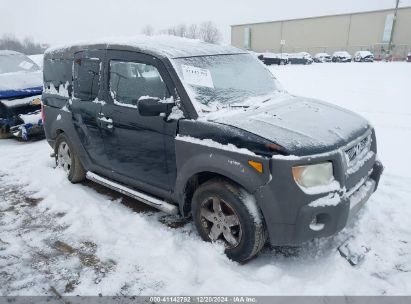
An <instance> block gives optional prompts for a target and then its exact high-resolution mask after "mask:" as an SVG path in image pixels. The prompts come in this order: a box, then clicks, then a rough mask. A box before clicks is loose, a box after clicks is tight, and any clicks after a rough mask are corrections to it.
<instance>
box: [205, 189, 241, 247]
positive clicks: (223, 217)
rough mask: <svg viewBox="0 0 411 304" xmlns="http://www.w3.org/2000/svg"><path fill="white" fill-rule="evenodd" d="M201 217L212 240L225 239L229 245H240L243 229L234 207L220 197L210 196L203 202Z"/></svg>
mask: <svg viewBox="0 0 411 304" xmlns="http://www.w3.org/2000/svg"><path fill="white" fill-rule="evenodd" d="M200 217H201V222H202V226H203V229H205V231H206V233H207V234H208V236H209V237H210V239H211V241H217V240H223V241H224V242H225V244H226V246H227V247H229V248H234V247H236V246H238V244H239V243H240V241H241V237H242V229H241V224H240V220H239V217H238V215H237V214H236V212H235V211H234V209H233V208H232V207H231V206H230V205H229V204H228V203H227V202H225V201H223V200H221V199H220V198H218V197H215V196H214V197H210V198H208V199H206V200H205V201H204V202H203V203H202V204H201V209H200Z"/></svg>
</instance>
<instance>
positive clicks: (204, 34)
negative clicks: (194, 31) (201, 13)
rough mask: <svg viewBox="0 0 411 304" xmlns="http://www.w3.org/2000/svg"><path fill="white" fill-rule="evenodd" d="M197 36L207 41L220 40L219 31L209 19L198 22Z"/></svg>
mask: <svg viewBox="0 0 411 304" xmlns="http://www.w3.org/2000/svg"><path fill="white" fill-rule="evenodd" d="M199 36H200V39H201V40H203V41H205V42H209V43H219V42H220V41H221V33H220V31H219V30H218V28H217V26H216V25H215V24H214V23H213V22H211V21H207V22H203V23H201V24H200V29H199Z"/></svg>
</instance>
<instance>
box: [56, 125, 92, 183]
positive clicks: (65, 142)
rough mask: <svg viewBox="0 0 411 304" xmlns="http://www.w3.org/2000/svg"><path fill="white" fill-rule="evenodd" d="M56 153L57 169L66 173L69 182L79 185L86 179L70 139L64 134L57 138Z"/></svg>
mask: <svg viewBox="0 0 411 304" xmlns="http://www.w3.org/2000/svg"><path fill="white" fill-rule="evenodd" d="M54 152H55V155H56V165H57V167H59V168H61V169H63V170H64V172H66V174H67V177H68V179H69V181H71V182H72V183H78V182H81V181H83V180H84V179H85V178H86V171H85V170H84V167H83V165H82V164H81V162H80V159H79V157H78V155H77V154H76V152H75V151H74V149H73V145H72V144H71V142H70V140H69V138H68V137H67V136H66V135H65V134H64V133H62V134H60V135H59V136H58V137H57V139H56V145H55V151H54Z"/></svg>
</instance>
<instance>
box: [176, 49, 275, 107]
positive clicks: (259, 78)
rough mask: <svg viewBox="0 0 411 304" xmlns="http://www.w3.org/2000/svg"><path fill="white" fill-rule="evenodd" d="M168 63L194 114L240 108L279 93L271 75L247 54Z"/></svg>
mask: <svg viewBox="0 0 411 304" xmlns="http://www.w3.org/2000/svg"><path fill="white" fill-rule="evenodd" d="M172 62H173V65H174V67H175V69H176V71H177V74H178V75H179V77H180V79H181V81H182V83H183V85H184V87H185V88H186V90H187V92H188V94H189V95H190V98H191V100H192V101H193V103H195V104H194V106H195V108H196V110H197V111H198V112H211V111H215V110H218V109H221V108H224V107H227V106H229V105H234V104H235V105H240V104H242V103H244V102H245V101H247V100H250V99H252V98H255V97H257V96H267V95H269V94H272V93H275V92H277V91H279V90H281V86H280V85H279V83H278V81H277V80H276V79H275V78H274V76H273V75H272V74H271V73H270V72H269V71H268V70H267V69H266V68H265V67H264V66H263V65H262V64H260V63H259V62H258V61H257V60H256V59H255V58H253V57H252V56H251V55H249V54H236V55H217V56H201V57H188V58H178V59H173V60H172ZM199 114H200V113H199Z"/></svg>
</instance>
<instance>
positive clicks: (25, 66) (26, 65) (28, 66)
mask: <svg viewBox="0 0 411 304" xmlns="http://www.w3.org/2000/svg"><path fill="white" fill-rule="evenodd" d="M32 66H33V64H32V63H30V62H27V61H22V62H21V63H20V64H19V67H21V68H23V69H25V70H30V69H31V68H32Z"/></svg>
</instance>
